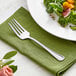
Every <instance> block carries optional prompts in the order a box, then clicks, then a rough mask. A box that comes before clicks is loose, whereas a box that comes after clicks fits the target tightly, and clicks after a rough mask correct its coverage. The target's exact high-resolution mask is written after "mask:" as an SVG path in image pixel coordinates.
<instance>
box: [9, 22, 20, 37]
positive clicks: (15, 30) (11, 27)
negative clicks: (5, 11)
mask: <svg viewBox="0 0 76 76" xmlns="http://www.w3.org/2000/svg"><path fill="white" fill-rule="evenodd" d="M8 25H9V26H10V27H11V29H12V30H13V31H14V33H15V34H16V35H17V36H19V34H18V33H17V32H16V30H15V29H14V28H13V26H12V25H11V24H10V23H8Z"/></svg>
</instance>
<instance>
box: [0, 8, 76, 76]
mask: <svg viewBox="0 0 76 76" xmlns="http://www.w3.org/2000/svg"><path fill="white" fill-rule="evenodd" d="M13 18H15V19H16V20H17V21H18V22H19V23H20V24H21V25H22V26H23V27H24V28H25V29H27V30H28V31H29V32H30V33H31V36H32V37H33V38H35V39H37V40H38V41H40V42H41V43H43V44H44V45H46V46H47V47H48V48H50V49H51V50H53V51H56V52H57V53H59V54H61V55H63V56H65V60H64V61H62V62H59V61H57V60H56V59H55V58H54V57H52V56H51V55H50V54H49V53H48V52H47V51H46V50H44V49H43V48H42V47H41V46H39V45H38V44H36V43H35V42H34V41H32V40H29V39H27V40H21V39H19V38H18V37H17V36H16V35H15V33H14V32H13V31H12V30H11V28H10V27H9V26H8V22H9V21H10V20H11V19H13ZM0 39H2V40H3V41H5V42H6V43H8V44H9V45H11V46H12V47H14V48H15V49H17V50H18V51H19V52H20V53H22V54H23V55H25V56H27V57H29V58H30V59H32V60H33V61H34V62H36V63H38V64H39V65H41V66H43V67H44V68H46V69H47V70H48V71H50V72H51V73H53V74H54V75H56V76H60V75H62V74H63V73H64V72H65V71H66V70H67V69H68V68H69V67H71V66H72V65H73V64H74V63H75V61H76V44H75V43H74V42H71V41H67V40H63V39H60V38H57V37H55V36H53V35H51V34H49V33H47V32H46V31H44V30H43V29H42V28H40V27H39V26H38V24H37V23H36V22H35V21H34V20H33V18H32V17H31V15H30V14H29V12H28V11H27V10H25V9H24V8H23V7H21V8H20V9H19V10H17V11H16V12H15V13H14V14H13V15H12V16H11V17H10V18H9V19H7V20H6V21H5V22H4V23H2V24H1V25H0ZM25 69H26V68H25Z"/></svg>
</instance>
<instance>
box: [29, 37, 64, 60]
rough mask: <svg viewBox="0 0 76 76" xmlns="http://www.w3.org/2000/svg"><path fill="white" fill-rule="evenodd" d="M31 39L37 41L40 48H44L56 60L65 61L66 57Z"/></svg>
mask: <svg viewBox="0 0 76 76" xmlns="http://www.w3.org/2000/svg"><path fill="white" fill-rule="evenodd" d="M29 39H31V40H33V41H35V42H36V43H38V44H39V45H40V46H42V47H43V48H44V49H45V50H46V51H48V52H49V53H50V54H51V55H52V56H53V57H54V58H56V59H57V60H58V61H63V60H64V59H65V57H64V56H62V55H60V54H58V53H56V52H55V51H52V50H50V49H49V48H48V47H46V46H45V45H43V44H42V43H40V42H39V41H37V40H36V39H34V38H32V37H30V38H29Z"/></svg>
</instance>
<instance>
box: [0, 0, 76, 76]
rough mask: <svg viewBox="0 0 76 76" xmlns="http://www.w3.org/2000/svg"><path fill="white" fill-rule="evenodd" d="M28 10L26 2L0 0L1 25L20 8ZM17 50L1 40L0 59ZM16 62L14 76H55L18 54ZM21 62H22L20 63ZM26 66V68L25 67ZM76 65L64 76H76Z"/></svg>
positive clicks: (20, 0) (21, 0)
mask: <svg viewBox="0 0 76 76" xmlns="http://www.w3.org/2000/svg"><path fill="white" fill-rule="evenodd" d="M21 6H23V7H24V8H26V9H28V7H27V1H26V0H0V23H2V22H4V21H5V20H6V19H7V18H9V17H10V16H11V15H12V14H13V13H14V12H15V11H16V10H17V9H18V8H19V7H21ZM13 50H15V49H14V48H12V47H11V46H9V45H7V44H6V43H5V42H3V41H2V40H0V58H1V57H2V56H3V55H4V54H5V53H6V52H8V51H13ZM13 58H14V59H15V60H16V61H15V62H14V63H13V64H16V65H18V70H17V72H16V73H15V74H14V76H53V75H52V74H51V73H50V72H48V71H47V70H45V69H44V68H43V67H41V66H39V65H37V64H36V63H34V62H33V61H31V60H30V59H29V58H27V57H25V56H23V55H21V54H20V53H18V54H17V55H16V56H15V57H13ZM19 61H21V62H19ZM23 65H25V66H23ZM75 75H76V64H74V65H73V66H72V67H71V68H70V69H69V70H68V71H67V72H66V73H65V74H64V75H63V76H75Z"/></svg>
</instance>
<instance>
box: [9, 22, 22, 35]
mask: <svg viewBox="0 0 76 76" xmlns="http://www.w3.org/2000/svg"><path fill="white" fill-rule="evenodd" d="M10 23H11V25H12V26H13V27H14V28H15V30H16V31H17V32H18V33H19V34H21V32H20V31H19V30H18V29H17V27H16V26H15V24H14V23H13V22H12V21H11V22H10Z"/></svg>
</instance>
